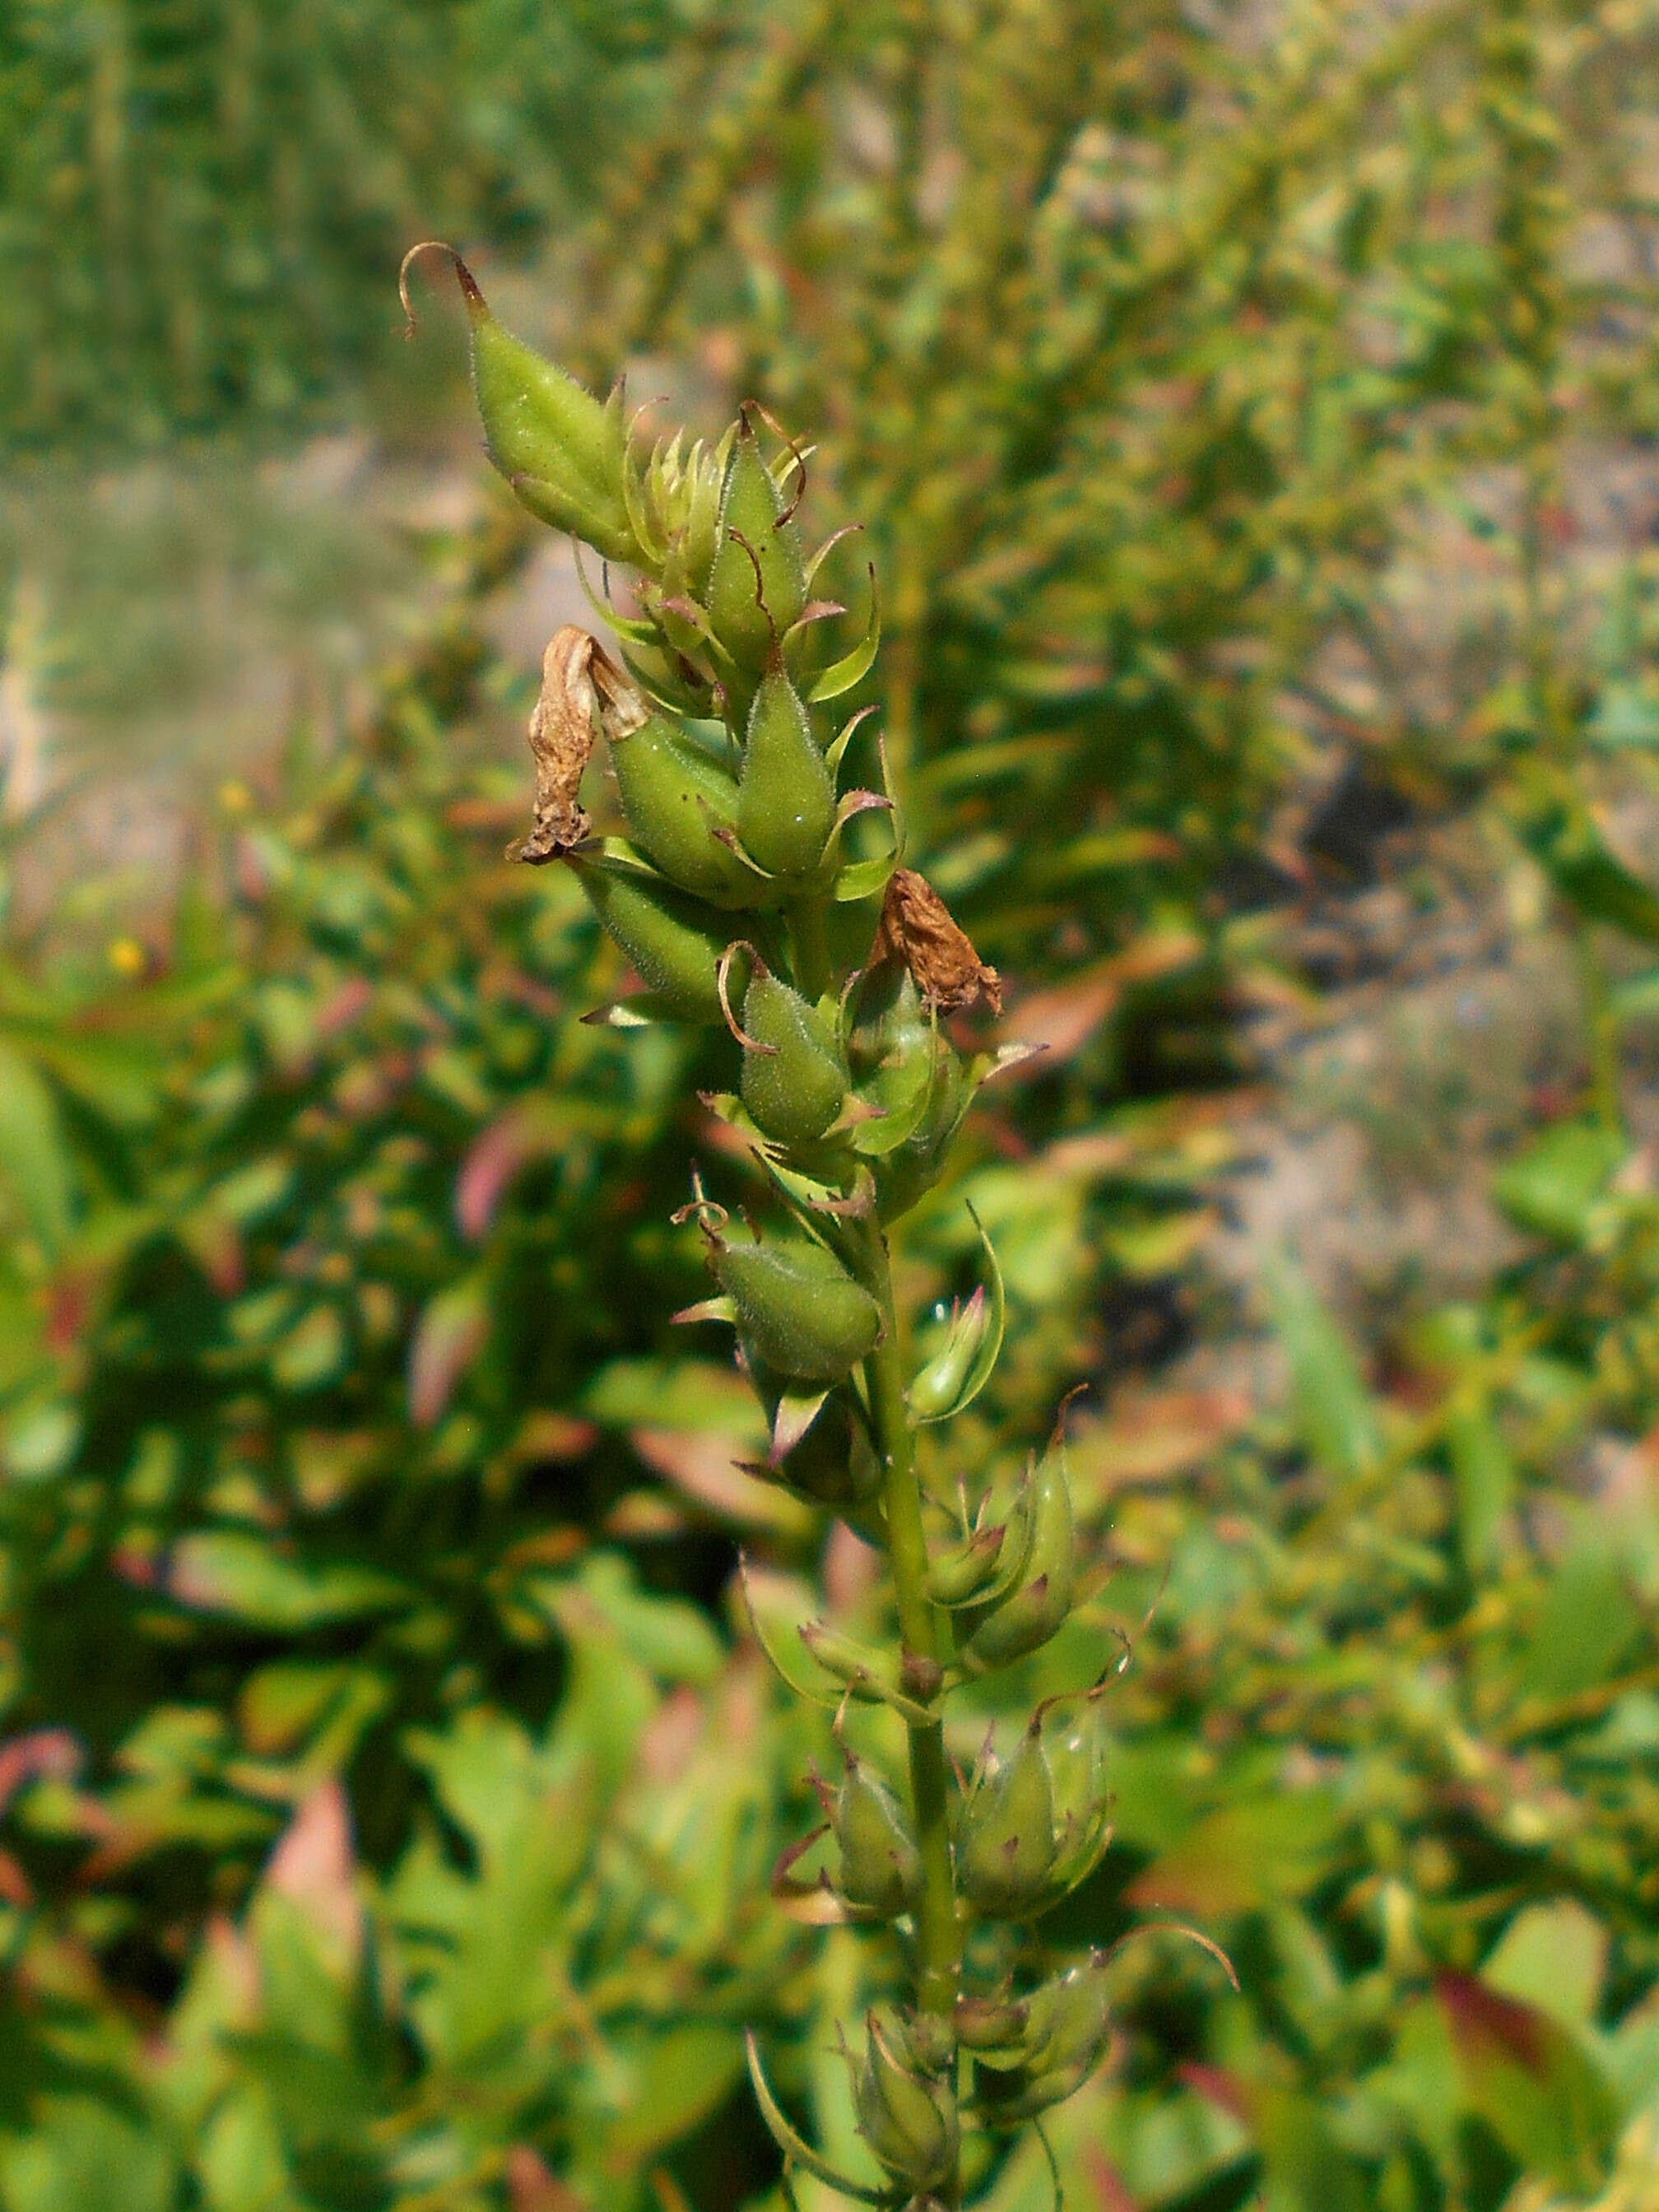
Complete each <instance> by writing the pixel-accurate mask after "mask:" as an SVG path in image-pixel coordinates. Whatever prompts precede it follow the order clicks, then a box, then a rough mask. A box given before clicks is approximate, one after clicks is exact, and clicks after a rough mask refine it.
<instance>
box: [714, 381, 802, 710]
mask: <svg viewBox="0 0 1659 2212" xmlns="http://www.w3.org/2000/svg"><path fill="white" fill-rule="evenodd" d="M785 513H787V506H786V502H785V500H784V496H783V494H782V493H781V491H780V490H779V489H778V487H777V486H776V484H775V483H773V481H772V477H771V471H769V469H768V467H767V465H766V463H765V462H764V460H763V459H762V458H761V450H760V441H759V440H758V439H757V437H756V435H755V433H754V430H753V428H752V427H751V425H750V421H749V416H748V414H747V412H746V411H745V412H744V414H743V415H742V416H740V417H739V419H738V434H737V436H736V437H735V438H734V439H733V441H732V449H731V453H730V455H729V457H728V459H727V460H726V481H725V483H724V484H723V485H722V487H721V489H720V524H719V529H718V532H717V541H716V550H715V553H714V561H713V562H712V564H711V566H710V568H709V571H708V619H709V624H710V627H711V628H712V629H713V630H714V635H715V636H716V637H717V638H718V639H719V640H720V644H721V645H722V646H723V647H725V649H726V652H727V653H730V654H731V656H732V659H733V660H734V661H735V662H736V663H737V665H738V667H739V668H741V669H744V670H746V671H748V672H749V673H750V675H751V676H758V675H759V674H760V672H761V671H762V670H763V668H764V667H765V666H766V665H767V662H768V661H769V659H771V657H772V655H773V653H775V650H776V648H777V644H778V641H779V640H780V639H781V637H782V635H783V634H784V632H785V630H787V629H788V628H789V627H790V625H791V623H794V622H796V621H798V620H799V616H800V611H801V609H802V608H803V607H804V606H805V604H806V564H805V560H804V558H803V557H802V553H801V544H800V538H799V532H797V530H796V528H795V525H794V521H793V518H792V519H791V520H788V521H787V522H786V521H785V520H783V517H784V515H785Z"/></svg>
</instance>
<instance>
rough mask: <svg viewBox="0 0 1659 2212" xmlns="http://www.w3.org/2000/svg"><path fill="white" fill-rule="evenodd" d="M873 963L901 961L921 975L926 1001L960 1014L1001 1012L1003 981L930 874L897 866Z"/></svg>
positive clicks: (919, 980) (919, 985) (889, 882)
mask: <svg viewBox="0 0 1659 2212" xmlns="http://www.w3.org/2000/svg"><path fill="white" fill-rule="evenodd" d="M870 958H871V964H872V966H876V965H878V964H879V963H880V962H882V961H884V960H902V962H903V963H904V965H905V966H906V967H907V968H908V969H909V971H910V973H911V975H914V976H915V980H916V986H917V988H918V989H919V990H920V991H921V999H922V1004H923V1005H924V1006H936V1007H937V1008H938V1009H939V1012H941V1013H945V1014H956V1013H962V1012H966V1011H967V1010H968V1009H969V1008H970V1007H974V1006H987V1007H989V1009H990V1011H991V1012H993V1013H994V1014H1000V1012H1002V981H1001V978H1000V976H999V975H998V974H997V971H996V969H994V968H987V966H986V964H985V963H984V962H983V961H982V960H981V958H980V957H979V955H978V953H977V952H975V950H974V948H973V946H972V945H970V944H969V941H968V937H967V934H966V933H965V932H964V931H963V930H962V929H960V928H958V927H957V924H956V923H955V922H954V921H952V920H951V910H950V908H948V907H947V906H946V905H945V901H944V900H943V899H942V898H941V897H940V896H939V893H938V892H937V891H936V890H934V889H933V885H932V884H930V883H929V882H928V881H927V878H926V877H925V876H922V875H918V873H917V872H916V871H915V869H914V868H895V869H894V871H893V872H892V874H891V875H890V877H889V878H888V879H887V896H886V898H885V899H884V901H883V903H882V909H881V921H880V922H879V923H878V926H877V929H876V941H875V945H874V946H873V947H872V951H871V955H870Z"/></svg>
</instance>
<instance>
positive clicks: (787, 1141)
mask: <svg viewBox="0 0 1659 2212" xmlns="http://www.w3.org/2000/svg"><path fill="white" fill-rule="evenodd" d="M743 1026H744V1033H745V1035H746V1036H750V1037H752V1038H753V1040H754V1042H755V1043H756V1044H757V1045H758V1046H762V1047H769V1048H770V1049H769V1050H762V1051H747V1050H745V1052H744V1055H743V1078H742V1086H741V1087H742V1091H743V1103H744V1105H745V1106H746V1107H747V1108H748V1109H749V1111H750V1114H751V1115H753V1116H754V1118H755V1122H756V1125H757V1127H758V1128H760V1129H761V1130H762V1131H763V1133H765V1134H766V1135H767V1136H769V1137H771V1138H773V1139H775V1140H776V1142H777V1143H779V1144H781V1145H805V1144H810V1143H811V1141H812V1139H814V1138H815V1137H821V1136H822V1135H823V1133H824V1131H825V1130H826V1129H827V1128H828V1127H829V1125H830V1123H831V1122H832V1121H834V1120H835V1118H836V1115H838V1114H839V1113H840V1111H841V1109H842V1101H843V1100H844V1099H845V1098H846V1096H847V1069H846V1066H845V1064H844V1063H843V1061H842V1056H841V1053H840V1050H839V1048H837V1046H836V1040H835V1036H834V1034H833V1032H832V1031H831V1030H830V1028H829V1024H828V1023H827V1022H826V1021H825V1020H824V1018H823V1016H822V1015H821V1014H820V1013H819V1012H818V1011H817V1008H816V1007H815V1006H811V1005H809V1004H808V1002H807V1001H806V1000H805V999H803V998H802V996H801V995H800V993H799V991H792V990H791V989H790V987H789V986H788V985H787V983H781V982H780V981H778V979H777V977H776V976H775V975H771V974H769V972H768V971H767V970H766V969H764V968H762V967H760V966H759V965H757V967H756V969H755V972H754V974H753V975H751V976H750V979H749V988H748V989H747V990H746V991H745V992H744V997H743Z"/></svg>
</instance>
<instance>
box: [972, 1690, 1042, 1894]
mask: <svg viewBox="0 0 1659 2212" xmlns="http://www.w3.org/2000/svg"><path fill="white" fill-rule="evenodd" d="M959 1828H960V1833H959V1835H958V1838H957V1878H958V1881H959V1882H960V1884H961V1888H962V1893H963V1897H965V1898H966V1899H967V1900H968V1902H969V1905H972V1906H973V1908H974V1910H975V1911H976V1912H979V1913H982V1914H983V1915H984V1916H985V1917H987V1919H993V1920H1018V1919H1020V1918H1022V1917H1026V1916H1028V1915H1029V1914H1030V1913H1031V1912H1032V1911H1035V1910H1036V1908H1037V1907H1038V1905H1040V1904H1041V1903H1042V1902H1043V1901H1044V1899H1045V1895H1046V1891H1047V1886H1048V1869H1050V1867H1052V1866H1053V1864H1054V1848H1055V1844H1054V1787H1053V1784H1052V1781H1051V1779H1050V1777H1049V1773H1048V1759H1047V1757H1046V1755H1045V1754H1044V1752H1043V1748H1042V1723H1041V1722H1040V1721H1035V1722H1033V1723H1032V1724H1031V1726H1030V1728H1029V1729H1027V1731H1026V1733H1025V1735H1024V1738H1023V1739H1022V1741H1021V1743H1020V1747H1019V1749H1018V1751H1017V1752H1016V1753H1014V1756H1013V1757H1012V1759H1010V1760H1008V1761H1007V1763H1006V1765H1000V1766H998V1767H996V1768H995V1769H994V1770H993V1771H992V1772H991V1773H990V1775H989V1776H988V1777H987V1778H986V1779H985V1780H984V1781H983V1782H981V1784H980V1786H979V1788H978V1790H975V1793H974V1795H973V1796H971V1797H970V1798H969V1800H968V1802H967V1803H966V1805H965V1806H964V1807H963V1811H962V1816H961V1820H960V1823H959Z"/></svg>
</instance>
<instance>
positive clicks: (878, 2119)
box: [853, 2013, 962, 2190]
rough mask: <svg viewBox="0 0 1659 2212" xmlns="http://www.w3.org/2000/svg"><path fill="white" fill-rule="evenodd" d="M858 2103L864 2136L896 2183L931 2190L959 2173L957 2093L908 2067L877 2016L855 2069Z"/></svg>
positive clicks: (937, 2079)
mask: <svg viewBox="0 0 1659 2212" xmlns="http://www.w3.org/2000/svg"><path fill="white" fill-rule="evenodd" d="M853 2105H854V2110H855V2112H857V2114H858V2122H859V2131H860V2134H861V2135H862V2136H863V2137H864V2139H865V2141H866V2142H867V2143H868V2144H869V2146H870V2148H871V2149H872V2151H873V2152H874V2153H875V2154H876V2156H877V2157H878V2159H879V2160H880V2161H881V2163H882V2164H883V2166H885V2167H886V2169H887V2171H888V2172H890V2174H892V2175H893V2177H894V2178H895V2179H896V2180H899V2181H902V2182H904V2183H905V2184H907V2185H908V2186H909V2187H911V2188H913V2189H918V2190H921V2189H929V2188H932V2187H933V2185H935V2184H936V2183H940V2182H944V2181H945V2180H946V2179H948V2178H949V2176H950V2175H951V2173H953V2172H955V2170H956V2163H957V2154H958V2153H959V2151H960V2148H961V2143H962V2124H961V2121H960V2119H959V2118H958V2117H957V2100H956V2094H955V2092H954V2091H953V2089H952V2088H951V2084H950V2082H949V2081H948V2080H946V2079H945V2078H944V2077H943V2076H941V2075H933V2074H927V2073H921V2072H917V2071H913V2070H912V2069H911V2068H910V2067H908V2066H907V2065H906V2064H905V2063H904V2062H903V2060H902V2058H901V2057H900V2056H899V2053H898V2051H896V2049H895V2048H894V2045H893V2041H892V2039H891V2036H890V2032H889V2031H887V2030H885V2029H884V2027H883V2026H882V2023H881V2021H879V2020H878V2017H877V2015H875V2014H874V2013H872V2014H871V2015H870V2017H869V2021H868V2023H867V2026H866V2042H865V2051H864V2057H863V2058H862V2060H861V2061H860V2062H859V2063H857V2064H855V2065H854V2069H853Z"/></svg>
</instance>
